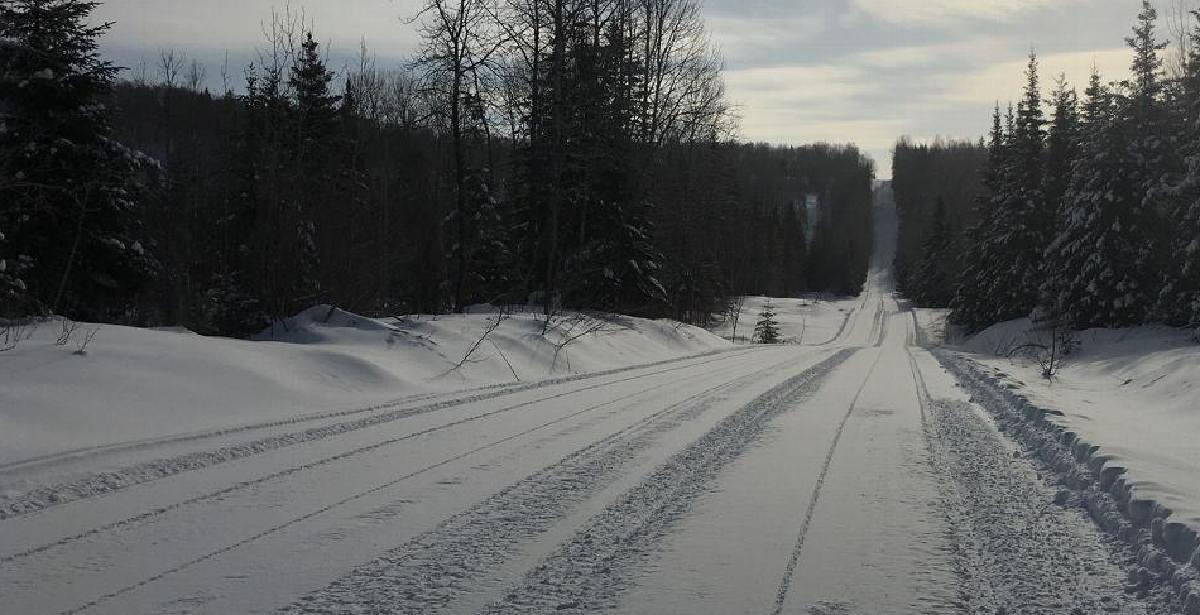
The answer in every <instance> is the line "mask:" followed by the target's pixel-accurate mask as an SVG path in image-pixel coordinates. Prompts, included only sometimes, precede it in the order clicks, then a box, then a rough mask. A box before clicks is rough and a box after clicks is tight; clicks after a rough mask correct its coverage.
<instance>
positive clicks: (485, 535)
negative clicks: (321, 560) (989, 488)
mask: <svg viewBox="0 0 1200 615" xmlns="http://www.w3.org/2000/svg"><path fill="white" fill-rule="evenodd" d="M792 360H794V359H791V358H789V359H788V361H785V363H786V362H790V361H792ZM780 365H783V363H780V364H778V365H775V366H774V367H779V366H780ZM693 367H694V366H693ZM763 373H764V372H761V371H760V372H756V373H754V374H750V375H747V376H744V377H742V378H740V379H737V380H734V381H732V382H726V383H722V384H720V385H717V386H715V387H711V388H709V389H707V390H706V391H704V392H702V393H700V394H698V395H695V396H692V397H690V398H689V399H688V400H685V401H684V402H680V403H678V404H675V405H673V406H671V407H669V408H668V409H667V410H663V411H660V412H658V413H655V414H654V415H653V416H652V417H649V418H647V419H642V420H640V421H638V422H637V423H635V426H634V427H636V426H638V425H643V424H645V423H646V422H647V421H648V420H652V419H653V418H655V417H659V416H661V415H663V414H665V413H667V412H668V411H676V410H678V409H680V408H682V407H685V406H686V405H687V404H688V403H690V402H692V401H695V400H696V399H700V398H703V397H704V396H705V395H712V394H714V393H717V392H719V391H721V390H723V389H727V388H730V387H732V386H736V385H742V384H748V383H749V382H752V381H753V380H754V379H757V378H760V377H762V374H763ZM709 376H710V374H701V375H700V376H699V377H709ZM670 386H678V382H670V383H665V384H662V385H656V386H654V387H651V388H649V389H643V390H640V391H637V392H634V393H630V394H628V395H624V396H621V397H617V398H613V399H610V400H607V401H605V402H602V403H599V404H596V405H593V406H590V407H588V408H584V409H582V410H579V411H576V412H573V413H571V414H569V415H567V416H562V417H559V418H556V419H553V420H550V421H547V422H544V423H542V424H539V425H537V426H534V427H531V428H529V429H526V430H523V431H521V432H519V433H516V434H512V435H510V436H506V437H504V438H500V439H497V440H494V441H491V442H489V443H487V444H484V445H481V446H479V447H476V448H473V449H471V450H469V451H466V452H463V453H461V454H458V455H454V456H452V457H449V458H447V459H443V460H441V461H439V462H437V463H434V464H431V465H428V466H425V467H423V468H420V469H418V470H415V471H412V472H409V473H407V474H404V475H401V476H399V477H397V478H395V479H393V480H391V481H388V482H386V483H384V484H381V485H377V486H375V487H372V488H370V489H367V490H364V491H360V492H358V493H356V494H354V495H352V496H349V497H346V498H343V499H341V500H338V501H337V502H333V503H331V504H328V505H326V506H322V507H321V508H319V509H316V510H313V511H310V512H308V513H305V514H303V515H300V516H297V517H293V518H291V519H289V520H288V521H286V522H284V523H281V524H278V525H275V526H273V527H271V528H268V529H266V530H263V531H261V532H259V533H257V534H255V535H253V536H249V537H247V538H244V539H241V540H238V541H236V542H234V543H231V544H229V545H226V546H224V547H221V548H219V549H216V550H213V551H211V552H208V553H206V554H204V555H201V556H199V557H196V558H194V559H192V560H189V561H187V562H184V563H181V564H179V565H176V566H173V567H171V568H168V569H166V570H163V571H160V572H158V573H156V574H154V575H152V576H149V577H147V578H144V579H142V580H140V581H138V582H136V583H132V584H130V585H126V586H124V587H121V588H119V589H116V590H113V591H111V592H108V593H106V594H103V595H101V596H99V597H97V598H95V599H92V600H89V601H88V602H86V603H84V604H81V605H79V606H77V607H73V608H71V609H67V610H64V611H60V612H59V615H74V614H76V613H82V612H84V611H87V610H89V609H91V608H92V607H95V606H98V605H100V604H103V603H105V602H107V601H109V600H112V599H114V598H118V597H120V596H122V595H125V594H128V593H130V592H132V591H135V590H137V589H139V588H141V587H144V586H146V585H149V584H151V583H154V582H156V581H159V580H161V579H164V578H166V577H169V576H172V575H174V574H178V573H180V572H183V571H184V570H186V569H188V568H191V567H193V566H195V565H197V564H201V563H203V562H206V561H209V560H211V559H213V558H216V557H219V556H221V555H224V554H226V553H229V552H231V551H234V550H236V549H239V548H241V547H244V546H247V545H249V544H251V543H254V542H257V541H259V540H262V539H263V538H266V537H268V536H270V535H272V534H275V533H278V532H280V531H282V530H285V529H287V528H289V527H292V526H294V525H297V524H299V523H302V522H304V521H307V520H309V519H312V518H314V517H317V516H319V515H322V514H324V513H326V512H329V511H331V510H333V509H335V508H337V507H339V506H343V505H345V504H348V503H351V502H354V501H356V500H359V499H362V498H364V497H366V496H369V495H371V494H374V493H378V492H380V491H383V490H385V489H388V488H391V487H394V486H396V485H397V484H399V483H401V482H404V481H406V480H409V479H411V478H414V477H416V476H419V475H421V474H424V473H426V472H428V471H431V470H434V469H437V468H440V467H443V466H446V465H449V464H451V463H454V462H456V461H460V460H462V459H465V458H467V457H470V456H472V455H474V454H477V453H479V452H482V451H485V450H487V449H490V448H494V447H496V446H499V445H501V444H505V443H507V442H511V441H513V440H516V439H518V438H521V437H523V436H526V435H529V434H531V433H534V432H537V431H540V430H542V429H545V428H547V427H550V426H552V425H556V424H558V423H562V422H565V421H568V420H570V419H572V418H575V417H578V416H581V415H584V414H587V413H589V412H593V411H595V410H597V409H599V408H603V407H605V406H611V405H613V404H616V403H618V402H621V401H626V400H628V399H632V398H634V397H638V396H641V395H645V394H647V393H650V392H653V391H658V390H660V389H663V388H667V387H670ZM630 429H633V427H630V428H625V429H622V430H620V431H619V432H617V434H612V435H610V436H608V437H606V438H604V439H603V440H602V441H601V443H608V442H611V441H612V440H614V439H616V438H617V437H619V436H620V434H623V433H625V432H627V431H629V430H630ZM596 446H599V444H593V445H590V446H589V447H588V448H586V449H584V450H585V451H586V450H589V449H591V448H594V447H596ZM579 454H580V453H579V452H577V453H575V454H574V455H579ZM574 455H573V456H574ZM602 467H605V466H602ZM512 489H513V488H512V487H510V488H509V489H506V490H505V491H502V492H501V494H500V495H503V494H504V493H507V492H509V491H511V490H512ZM495 497H499V496H493V499H494V498H495ZM545 497H546V496H542V498H545ZM538 501H540V499H535V500H534V503H536V502H538ZM524 512H525V511H522V514H524ZM452 519H453V518H452ZM445 523H448V522H445ZM445 523H443V525H445ZM485 529H488V530H494V528H485ZM480 534H481V535H479V536H475V537H473V538H474V539H475V540H476V541H486V540H488V539H494V537H493V536H492V534H493V532H491V531H487V532H480ZM336 610H345V608H344V606H343V607H342V608H340V609H336ZM416 612H422V613H424V612H426V611H425V610H424V608H422V609H421V610H419V611H416Z"/></svg>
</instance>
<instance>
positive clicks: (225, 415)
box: [0, 306, 730, 464]
mask: <svg viewBox="0 0 1200 615" xmlns="http://www.w3.org/2000/svg"><path fill="white" fill-rule="evenodd" d="M476 311H477V312H484V313H472V314H465V315H454V316H408V317H402V318H387V319H377V318H367V317H363V316H359V315H356V314H352V313H349V312H345V311H343V310H340V309H336V308H330V307H329V306H316V307H313V308H311V309H309V310H306V311H304V312H302V313H300V314H298V315H296V316H295V317H293V318H290V319H287V320H286V321H283V322H280V323H276V325H275V326H273V327H271V328H270V329H268V330H266V331H263V332H262V333H261V334H259V335H258V336H256V337H255V339H253V340H234V339H228V338H217V337H203V336H199V335H196V334H193V333H190V332H188V331H186V330H179V329H171V330H162V329H157V330H156V329H141V328H132V327H122V326H115V325H101V326H100V329H99V331H98V332H97V333H96V335H95V339H94V340H93V341H92V342H91V343H90V345H89V346H88V348H87V354H86V355H84V356H80V355H77V354H75V353H74V352H73V351H74V350H75V349H76V341H77V340H78V339H80V338H81V337H82V336H83V335H86V333H87V332H88V331H89V330H92V329H94V327H96V325H90V324H86V323H84V324H82V326H80V327H79V329H78V330H77V331H75V332H74V334H73V336H72V340H69V341H68V343H67V344H64V345H58V344H57V343H56V341H57V340H58V339H59V338H60V336H61V335H62V332H63V327H62V326H61V325H60V321H57V320H51V321H46V322H42V323H40V324H39V325H38V326H37V327H36V329H34V330H33V331H32V332H31V334H30V335H29V337H28V338H27V339H22V341H21V342H20V343H19V344H18V345H17V346H16V347H15V348H13V349H11V350H9V351H7V352H3V353H0V464H11V463H13V462H18V461H22V460H29V459H32V458H35V457H40V456H46V455H54V454H60V453H63V452H66V451H72V450H76V449H82V448H91V447H100V446H107V445H111V444H114V443H119V442H130V441H136V440H143V439H152V438H161V437H166V436H170V435H176V434H186V433H190V432H197V431H202V430H213V429H223V428H232V427H236V426H239V425H245V424H251V423H259V422H263V421H274V420H287V419H290V418H294V417H297V416H302V415H306V414H311V413H316V412H328V411H331V410H339V409H350V408H361V407H365V406H371V405H378V404H383V403H387V402H391V401H396V400H397V399H400V398H404V397H406V396H414V395H418V394H426V393H437V392H446V391H455V390H461V389H466V388H471V387H481V386H488V385H497V384H504V383H514V382H517V381H520V382H532V381H538V380H543V379H547V378H553V377H561V376H564V375H569V374H575V373H585V372H593V371H601V370H607V369H615V368H621V367H629V366H633V365H639V364H643V363H652V362H655V361H661V360H665V359H670V358H675V357H680V356H686V355H691V354H699V353H703V352H709V351H716V350H721V349H725V348H729V347H730V345H729V344H728V343H727V342H725V341H724V340H721V339H720V338H718V337H716V336H715V335H713V334H710V333H708V332H707V331H705V330H703V329H699V328H696V327H691V326H686V325H682V324H679V323H675V322H672V321H654V320H646V319H640V318H631V317H623V316H612V315H586V314H579V313H564V314H562V315H559V316H556V317H555V318H553V319H552V320H551V322H550V323H549V326H546V323H545V322H544V319H543V318H542V317H541V316H540V315H539V314H536V313H533V312H528V313H519V314H505V315H504V316H503V317H502V318H501V319H500V322H499V323H497V317H498V314H497V313H496V312H495V311H494V310H486V309H484V310H476ZM485 332H486V333H487V335H486V338H485V337H484V334H485ZM481 339H482V341H481ZM460 364H461V365H460Z"/></svg>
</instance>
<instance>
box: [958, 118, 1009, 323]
mask: <svg viewBox="0 0 1200 615" xmlns="http://www.w3.org/2000/svg"><path fill="white" fill-rule="evenodd" d="M1006 155H1007V150H1006V137H1005V134H1004V125H1003V124H1002V123H1001V117H1000V105H999V104H997V105H996V106H995V108H994V109H993V111H992V130H991V135H990V137H989V140H988V159H987V164H985V165H984V168H983V194H981V195H980V196H979V198H978V205H977V217H978V219H979V222H978V223H976V224H975V225H974V226H973V227H971V228H970V229H968V230H967V233H966V236H967V244H968V247H967V250H966V253H965V254H964V260H965V266H964V268H963V273H962V275H961V277H960V278H959V282H958V287H957V289H956V291H955V295H954V300H953V301H951V303H950V307H951V312H950V321H951V322H953V323H954V324H956V325H959V326H960V327H962V328H963V329H964V330H966V331H967V332H968V333H974V332H977V331H980V330H982V329H983V328H985V327H987V326H988V325H990V324H992V323H993V322H994V321H992V320H991V314H992V311H993V310H992V308H991V297H990V292H991V289H992V287H991V279H992V275H993V267H994V265H995V262H994V261H993V260H992V259H991V257H990V252H991V249H992V242H993V238H994V236H995V231H994V229H995V227H996V224H997V220H996V208H995V207H994V206H993V203H994V201H995V200H996V199H998V198H999V195H1000V192H1001V190H1003V189H1004V172H1005V159H1006Z"/></svg>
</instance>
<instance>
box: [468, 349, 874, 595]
mask: <svg viewBox="0 0 1200 615" xmlns="http://www.w3.org/2000/svg"><path fill="white" fill-rule="evenodd" d="M857 351H858V350H857V349H844V350H841V351H839V352H837V353H836V354H834V355H832V356H831V357H830V358H828V359H826V360H824V361H822V362H821V363H819V364H817V365H816V366H814V367H812V368H809V369H807V370H805V371H803V372H801V373H800V374H798V375H796V376H793V377H792V378H789V379H788V380H787V381H785V382H783V383H782V384H779V385H777V386H775V387H773V388H772V389H771V390H769V391H767V392H766V393H763V394H762V395H760V396H758V397H756V398H755V399H754V400H753V401H751V402H750V403H748V404H747V405H745V406H743V407H742V408H740V409H739V410H738V411H736V412H734V413H733V414H732V415H730V416H728V417H726V418H725V419H723V420H722V421H721V422H720V423H718V424H717V425H716V426H715V427H713V428H712V429H711V430H709V431H708V432H707V433H706V434H704V435H703V436H701V437H700V438H699V439H698V440H696V441H694V442H693V443H691V444H690V445H688V446H687V447H686V448H684V449H683V450H681V451H680V452H678V453H676V454H674V455H672V456H671V458H670V459H669V460H668V461H667V462H666V463H665V464H664V465H662V466H660V467H659V468H658V469H656V470H654V471H653V472H651V473H650V474H649V475H648V476H647V477H646V478H644V479H643V480H642V481H641V482H639V483H638V484H637V485H636V486H634V487H633V488H632V489H630V490H629V491H627V492H625V493H624V494H623V495H622V496H621V497H620V498H618V499H617V501H615V502H614V503H612V504H610V505H609V506H608V507H606V508H605V509H604V510H603V511H602V512H600V513H599V514H597V515H596V516H594V517H593V518H592V519H591V520H590V521H589V522H588V523H587V525H585V526H584V527H583V528H582V529H580V530H579V531H578V532H577V533H576V534H575V535H574V537H573V538H572V539H570V540H569V541H567V542H565V543H563V544H562V545H559V546H558V547H557V548H556V549H555V550H554V551H553V553H551V555H549V556H548V557H547V558H546V559H545V560H543V562H542V563H541V564H539V565H538V566H537V567H535V568H534V569H532V570H530V571H529V572H528V573H527V574H526V575H525V577H524V579H523V581H522V582H521V583H520V585H519V586H518V587H514V588H511V589H510V591H509V592H508V593H507V595H506V596H505V597H504V598H503V599H501V600H500V601H498V602H496V603H493V604H492V605H491V606H490V607H489V608H487V609H485V611H484V612H485V613H487V614H488V615H504V614H515V613H532V612H558V613H592V612H597V611H601V610H604V609H606V608H611V607H613V606H614V605H615V602H616V598H617V596H618V594H619V593H620V592H621V591H622V590H623V589H624V588H625V587H627V586H628V585H629V584H630V583H631V581H632V576H633V574H634V572H635V570H634V569H635V568H636V561H637V560H638V559H639V558H640V557H642V556H643V555H644V554H645V553H646V552H647V551H649V550H650V549H651V548H652V547H653V546H654V545H656V544H658V543H659V542H660V541H661V540H662V539H663V538H664V537H665V536H666V535H667V532H668V531H669V530H670V528H671V527H673V526H674V525H675V523H677V522H678V521H679V520H680V519H681V518H682V517H683V516H684V515H685V514H686V513H687V512H688V510H690V509H691V507H692V505H693V504H694V503H695V501H696V500H697V499H698V498H699V497H700V496H701V494H702V493H704V490H705V489H706V488H707V487H708V485H709V484H710V483H711V482H712V480H713V479H714V478H715V477H716V476H717V475H718V473H719V472H720V471H721V470H722V469H724V468H725V467H727V466H728V465H729V464H730V463H732V462H733V461H734V460H736V459H737V458H738V457H739V456H740V455H741V454H742V452H743V451H745V450H746V448H747V447H748V446H750V445H751V444H752V443H753V442H755V441H756V440H758V438H759V437H760V436H761V435H762V433H763V432H764V431H765V430H766V427H767V425H768V424H769V423H770V421H771V420H772V419H773V418H775V417H777V416H779V415H781V414H783V413H785V412H787V411H789V410H791V409H792V408H793V407H794V404H795V403H796V402H797V401H799V400H801V399H803V398H805V397H807V396H809V395H811V394H812V393H813V392H814V391H816V389H817V388H818V387H819V386H820V384H821V383H822V382H823V381H824V379H825V377H826V376H828V375H829V373H831V372H832V371H833V370H834V369H835V368H836V367H837V366H839V365H841V364H842V363H844V362H845V361H846V360H847V359H848V358H849V357H850V356H851V355H853V354H855V353H856V352H857Z"/></svg>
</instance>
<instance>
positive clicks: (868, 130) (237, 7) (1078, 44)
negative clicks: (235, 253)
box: [96, 0, 1167, 177]
mask: <svg viewBox="0 0 1200 615" xmlns="http://www.w3.org/2000/svg"><path fill="white" fill-rule="evenodd" d="M284 1H285V0H199V1H198V0H108V1H107V2H105V3H104V4H103V5H102V6H101V7H100V9H98V11H97V15H96V17H97V18H98V19H103V20H109V21H113V22H115V23H114V26H113V28H112V30H111V32H110V33H109V35H108V37H107V39H106V41H105V52H106V53H107V54H108V55H109V57H111V58H112V59H114V60H115V61H117V62H118V63H120V64H122V65H124V66H130V67H134V66H137V65H139V64H140V63H141V62H142V61H143V60H145V61H146V62H148V63H150V64H151V65H152V64H153V61H154V58H155V57H157V54H158V50H159V49H160V48H164V47H174V48H177V49H180V50H183V51H184V52H186V53H188V54H189V56H190V57H195V58H198V59H200V60H201V61H202V62H204V63H205V64H206V65H207V68H208V73H209V76H210V81H214V80H215V83H219V82H220V81H219V78H218V77H217V75H218V74H219V72H220V65H221V64H222V60H223V58H224V57H225V54H226V52H228V54H229V57H230V64H231V65H232V66H234V67H235V68H234V70H232V72H233V73H234V74H235V75H237V77H236V79H237V80H238V81H240V74H241V69H240V66H241V65H242V64H243V63H244V62H245V61H247V60H248V59H249V58H250V57H251V55H252V53H253V50H254V48H255V47H256V46H257V45H258V44H259V41H260V40H261V39H262V35H261V22H262V21H263V20H267V19H269V18H270V15H271V11H272V7H281V6H283V4H284ZM1158 2H1159V4H1162V5H1164V6H1163V7H1160V8H1164V9H1165V4H1166V2H1167V0H1158ZM291 5H292V7H293V9H297V8H302V9H303V10H304V11H305V14H306V16H307V17H308V18H309V20H311V21H312V22H313V23H314V24H315V26H316V29H317V37H318V39H320V40H322V41H326V42H328V43H330V44H331V49H332V56H333V58H334V64H336V65H340V64H341V62H342V61H343V60H339V59H338V58H345V57H347V56H348V55H350V54H351V53H353V52H355V51H356V50H357V48H358V44H359V40H360V38H365V39H366V41H367V43H368V45H369V46H370V48H371V49H372V51H373V52H374V53H375V54H376V55H378V56H379V58H380V60H381V62H399V61H402V60H403V59H404V58H405V57H406V56H408V54H410V53H411V52H412V50H413V48H414V45H415V43H416V34H415V32H414V26H413V25H411V24H409V23H406V19H407V18H409V17H411V16H412V13H413V10H414V7H415V6H416V5H417V0H292V2H291ZM1139 8H1140V0H707V1H706V3H705V14H706V15H707V19H708V25H709V28H710V30H711V32H712V34H713V39H714V41H715V42H716V43H717V45H718V46H719V47H720V49H721V51H722V52H723V54H724V56H725V60H726V65H727V71H726V81H727V83H728V86H729V94H730V98H731V100H732V102H733V103H734V104H735V105H736V106H737V108H738V111H739V114H740V116H741V118H742V120H741V126H742V130H741V136H742V139H743V140H746V141H766V142H771V143H789V144H801V143H810V142H814V141H827V142H837V143H844V142H852V143H855V144H857V145H859V146H860V147H861V148H863V149H864V150H866V151H867V152H868V153H869V154H870V155H871V156H872V157H873V158H874V159H875V160H876V162H877V163H878V164H879V167H880V168H879V175H880V177H890V175H891V169H890V164H891V162H890V156H889V154H888V152H889V150H890V149H891V147H892V145H893V144H894V143H895V141H896V139H897V138H898V137H899V136H901V135H909V136H912V137H914V138H916V139H931V138H933V137H936V136H944V137H955V138H977V137H978V136H980V135H981V134H983V133H984V132H985V131H986V129H987V127H988V125H989V118H990V112H991V106H992V104H993V103H995V102H996V101H997V100H998V101H1000V102H1001V103H1002V104H1004V103H1006V102H1007V101H1008V100H1009V99H1012V98H1015V97H1016V96H1018V95H1019V92H1020V88H1021V85H1022V83H1023V79H1024V77H1023V75H1022V72H1023V70H1024V63H1025V57H1026V55H1027V54H1028V53H1029V51H1030V49H1031V48H1033V49H1035V50H1036V51H1037V52H1038V54H1039V56H1040V57H1041V61H1042V66H1043V79H1044V82H1045V84H1046V85H1047V87H1048V86H1049V85H1050V82H1051V76H1052V75H1055V74H1057V73H1060V72H1065V73H1066V74H1067V77H1068V79H1070V80H1071V81H1072V82H1074V83H1078V84H1080V87H1079V89H1080V90H1081V91H1082V89H1083V87H1082V85H1083V84H1084V83H1085V82H1086V79H1087V75H1088V73H1089V71H1090V70H1091V66H1092V65H1093V63H1094V64H1095V65H1096V66H1098V67H1099V68H1100V70H1101V72H1102V73H1103V74H1104V76H1105V78H1106V79H1108V80H1115V79H1121V78H1124V76H1125V74H1126V71H1127V65H1128V63H1129V54H1128V52H1127V51H1126V49H1125V47H1124V37H1125V36H1126V35H1127V34H1128V33H1129V30H1130V27H1131V26H1132V24H1133V21H1134V18H1135V16H1136V14H1137V12H1138V9H1139Z"/></svg>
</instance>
